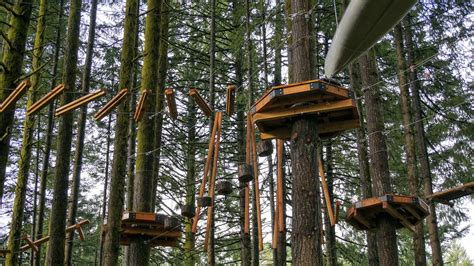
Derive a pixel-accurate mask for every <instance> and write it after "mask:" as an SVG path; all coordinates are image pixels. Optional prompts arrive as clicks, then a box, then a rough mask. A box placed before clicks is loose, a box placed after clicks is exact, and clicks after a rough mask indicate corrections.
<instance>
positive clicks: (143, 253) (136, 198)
mask: <svg viewBox="0 0 474 266" xmlns="http://www.w3.org/2000/svg"><path fill="white" fill-rule="evenodd" d="M160 6H161V1H160V0H148V11H149V12H148V13H147V16H146V23H145V49H144V54H145V55H146V56H145V59H144V61H143V68H142V82H141V88H142V91H144V90H150V91H151V95H153V94H155V93H157V89H156V86H157V75H156V73H157V71H158V52H159V47H158V46H157V45H156V44H157V43H158V42H159V38H160V34H159V32H160V23H159V16H160ZM155 102H156V101H155V99H153V98H152V97H148V98H147V100H146V101H145V105H144V108H145V111H146V110H148V112H149V111H150V110H152V111H153V110H155ZM153 122H154V119H153V118H152V117H150V116H148V115H144V116H143V118H142V120H141V121H140V122H139V123H138V132H137V140H138V142H137V157H136V158H137V161H136V176H135V182H134V194H133V210H134V211H142V212H151V211H153V210H152V204H151V201H152V199H153V196H152V193H153V176H152V173H153V162H154V160H153V153H151V154H149V152H150V151H152V150H153V148H154V143H153V142H154V141H153V137H150V136H154V125H153ZM149 257H150V247H149V246H148V245H147V244H146V243H145V242H144V241H143V239H133V240H132V241H131V243H130V265H140V266H142V265H143V266H144V265H148V263H149Z"/></svg>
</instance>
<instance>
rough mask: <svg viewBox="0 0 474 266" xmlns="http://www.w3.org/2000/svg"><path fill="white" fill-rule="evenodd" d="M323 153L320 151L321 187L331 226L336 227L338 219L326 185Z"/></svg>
mask: <svg viewBox="0 0 474 266" xmlns="http://www.w3.org/2000/svg"><path fill="white" fill-rule="evenodd" d="M321 156H322V155H321V152H319V151H318V167H319V176H320V177H321V186H322V187H323V193H324V200H325V202H326V208H327V210H328V216H329V221H330V222H331V226H334V225H336V219H335V217H334V212H333V210H332V202H331V197H330V195H329V190H328V184H327V183H326V175H325V174H324V166H323V160H322V159H321Z"/></svg>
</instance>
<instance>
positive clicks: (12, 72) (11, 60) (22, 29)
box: [0, 0, 33, 201]
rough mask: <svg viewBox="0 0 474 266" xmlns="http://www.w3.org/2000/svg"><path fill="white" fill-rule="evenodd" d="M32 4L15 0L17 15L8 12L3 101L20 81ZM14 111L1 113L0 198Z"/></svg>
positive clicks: (1, 70) (0, 88)
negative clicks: (8, 25)
mask: <svg viewBox="0 0 474 266" xmlns="http://www.w3.org/2000/svg"><path fill="white" fill-rule="evenodd" d="M32 7H33V1H32V0H16V1H15V3H14V4H13V8H12V9H13V12H15V13H16V14H17V15H11V16H9V17H10V21H9V24H10V25H11V26H10V27H9V28H8V31H7V32H6V36H7V39H8V42H5V44H4V47H3V54H2V56H3V58H2V63H3V65H2V66H0V101H2V102H3V100H4V99H5V98H6V97H7V96H8V95H9V94H10V93H11V92H12V90H13V89H15V86H16V85H17V83H18V82H19V81H18V80H17V79H18V78H19V77H20V75H21V71H22V66H23V58H24V56H25V46H26V39H27V37H28V27H29V25H30V16H31V10H32ZM14 114H15V106H12V107H10V108H9V109H7V110H5V111H3V112H2V113H0V201H1V199H2V197H3V189H4V185H5V174H6V169H7V162H8V153H9V151H10V137H11V133H12V130H13V129H12V127H13V120H14Z"/></svg>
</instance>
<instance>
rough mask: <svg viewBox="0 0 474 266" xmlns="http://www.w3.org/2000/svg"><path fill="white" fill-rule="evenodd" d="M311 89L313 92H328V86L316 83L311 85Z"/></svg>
mask: <svg viewBox="0 0 474 266" xmlns="http://www.w3.org/2000/svg"><path fill="white" fill-rule="evenodd" d="M309 88H310V89H311V90H321V91H324V90H326V84H324V83H321V82H314V83H311V84H309Z"/></svg>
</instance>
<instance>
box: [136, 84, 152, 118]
mask: <svg viewBox="0 0 474 266" xmlns="http://www.w3.org/2000/svg"><path fill="white" fill-rule="evenodd" d="M149 94H151V91H150V90H143V91H142V94H141V95H140V99H139V100H138V104H137V108H136V109H135V114H134V115H133V119H135V121H136V122H140V121H141V120H142V118H143V113H144V112H145V101H146V99H147V98H148V95H149Z"/></svg>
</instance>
